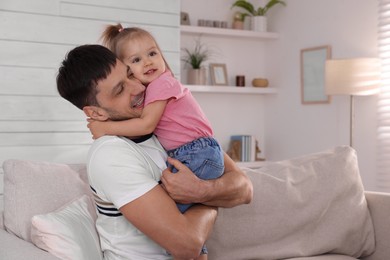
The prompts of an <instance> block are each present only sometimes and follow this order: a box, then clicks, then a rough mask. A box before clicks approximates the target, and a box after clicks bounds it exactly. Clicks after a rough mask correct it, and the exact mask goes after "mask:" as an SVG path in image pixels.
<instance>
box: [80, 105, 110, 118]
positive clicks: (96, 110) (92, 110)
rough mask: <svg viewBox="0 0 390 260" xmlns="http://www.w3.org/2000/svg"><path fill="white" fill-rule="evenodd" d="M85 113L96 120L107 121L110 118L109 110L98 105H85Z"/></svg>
mask: <svg viewBox="0 0 390 260" xmlns="http://www.w3.org/2000/svg"><path fill="white" fill-rule="evenodd" d="M83 111H84V114H85V115H86V116H87V117H89V118H91V119H94V120H97V121H106V120H107V119H108V114H107V112H106V111H105V110H104V109H102V108H100V107H96V106H85V107H83Z"/></svg>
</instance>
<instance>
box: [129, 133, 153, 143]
mask: <svg viewBox="0 0 390 260" xmlns="http://www.w3.org/2000/svg"><path fill="white" fill-rule="evenodd" d="M152 136H153V133H151V134H148V135H144V136H140V137H137V138H134V139H131V141H133V142H134V143H136V144H138V143H142V142H144V141H146V140H148V139H149V138H151V137H152Z"/></svg>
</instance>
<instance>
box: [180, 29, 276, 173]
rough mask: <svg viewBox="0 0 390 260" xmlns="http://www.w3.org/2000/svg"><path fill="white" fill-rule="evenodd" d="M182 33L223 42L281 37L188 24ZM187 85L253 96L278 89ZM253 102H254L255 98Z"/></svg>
mask: <svg viewBox="0 0 390 260" xmlns="http://www.w3.org/2000/svg"><path fill="white" fill-rule="evenodd" d="M180 34H181V35H182V36H185V37H188V36H202V35H204V36H206V37H209V38H216V39H217V40H218V38H219V39H222V41H221V42H222V43H223V42H225V40H229V39H235V40H236V41H235V42H241V40H242V42H243V44H245V41H248V42H251V43H253V40H255V41H256V42H257V41H259V42H261V41H272V40H276V39H278V38H279V34H278V33H273V32H256V31H249V30H235V29H228V28H214V27H203V26H202V27H201V26H186V25H182V26H180ZM225 38H226V39H225ZM252 46H253V44H252ZM233 59H234V57H233ZM186 87H187V88H188V89H189V90H190V91H191V92H197V93H205V94H207V93H210V94H211V93H217V94H218V93H220V94H231V95H240V96H242V95H245V94H246V95H250V96H252V95H269V94H276V93H277V89H276V88H274V87H273V86H271V87H266V88H261V87H252V86H245V87H236V86H208V85H206V86H203V85H202V86H200V85H186ZM229 98H230V97H229ZM237 98H238V97H237ZM243 99H245V97H243V98H240V100H242V101H243ZM243 102H245V101H243ZM252 102H254V101H253V99H252ZM206 107H207V106H206ZM255 107H258V104H257V103H256V104H255ZM244 122H245V120H244ZM259 127H261V126H259ZM252 131H253V129H252ZM260 131H261V130H260ZM232 132H234V130H232ZM229 134H230V133H229ZM226 137H227V136H226V133H225V140H226V139H227V138H226ZM260 138H261V137H260ZM265 163H266V162H264V161H254V162H238V163H237V164H238V166H240V167H246V168H259V167H262V166H264V164H265Z"/></svg>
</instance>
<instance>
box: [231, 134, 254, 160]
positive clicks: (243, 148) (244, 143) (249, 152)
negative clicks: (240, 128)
mask: <svg viewBox="0 0 390 260" xmlns="http://www.w3.org/2000/svg"><path fill="white" fill-rule="evenodd" d="M256 153H257V151H256V139H255V137H254V136H252V135H232V136H231V137H230V149H229V155H230V157H231V158H232V159H233V160H234V161H240V162H253V161H255V160H256Z"/></svg>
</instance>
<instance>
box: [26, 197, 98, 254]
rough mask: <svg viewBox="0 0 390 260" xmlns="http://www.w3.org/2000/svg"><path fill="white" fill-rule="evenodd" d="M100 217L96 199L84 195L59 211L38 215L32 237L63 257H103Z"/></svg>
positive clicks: (34, 220)
mask: <svg viewBox="0 0 390 260" xmlns="http://www.w3.org/2000/svg"><path fill="white" fill-rule="evenodd" d="M96 217H97V216H96V210H95V204H94V202H93V201H92V199H91V198H90V197H89V196H87V195H83V196H82V197H80V198H78V199H76V200H74V201H72V202H71V203H69V204H67V205H65V206H63V207H61V208H60V209H58V210H56V211H55V212H51V213H48V214H42V215H36V216H34V217H33V218H32V229H31V240H32V241H33V243H34V244H35V245H36V246H37V247H39V248H42V249H44V250H46V251H48V252H50V253H51V254H53V255H55V256H57V257H58V258H61V259H93V260H99V259H103V258H102V257H103V256H102V252H101V248H100V242H99V236H98V234H97V231H96V227H95V221H96Z"/></svg>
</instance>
